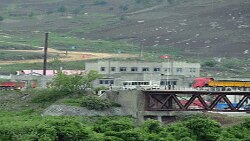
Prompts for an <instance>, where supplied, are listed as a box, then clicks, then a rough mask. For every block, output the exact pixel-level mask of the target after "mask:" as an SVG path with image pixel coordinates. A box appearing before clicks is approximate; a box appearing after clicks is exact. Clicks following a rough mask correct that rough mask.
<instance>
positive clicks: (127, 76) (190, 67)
mask: <svg viewBox="0 0 250 141" xmlns="http://www.w3.org/2000/svg"><path fill="white" fill-rule="evenodd" d="M85 70H86V71H87V72H88V71H90V70H96V71H98V72H99V73H100V74H102V75H103V78H101V79H99V80H96V81H95V82H94V83H95V86H108V85H110V81H112V82H111V83H112V85H115V86H121V85H122V82H123V81H135V80H136V81H155V82H156V83H158V84H161V85H167V84H166V83H169V81H171V85H173V84H174V85H176V87H181V86H183V87H188V85H189V83H191V82H190V80H189V79H188V78H195V77H199V76H200V64H199V63H186V62H175V61H167V62H143V61H110V60H99V61H94V62H86V64H85ZM100 80H101V81H102V82H100ZM108 81H109V82H108ZM161 81H165V83H164V82H161ZM105 82H107V83H105ZM100 83H101V84H100Z"/></svg>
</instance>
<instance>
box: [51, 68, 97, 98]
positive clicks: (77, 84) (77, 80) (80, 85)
mask: <svg viewBox="0 0 250 141" xmlns="http://www.w3.org/2000/svg"><path fill="white" fill-rule="evenodd" d="M99 77H100V74H98V72H97V71H90V72H89V73H88V74H86V75H66V74H63V73H58V74H57V75H56V77H54V78H53V81H52V87H53V88H55V89H57V90H59V91H63V92H66V93H68V94H73V93H81V92H82V91H85V89H86V88H91V87H92V81H94V80H95V79H97V78H99Z"/></svg>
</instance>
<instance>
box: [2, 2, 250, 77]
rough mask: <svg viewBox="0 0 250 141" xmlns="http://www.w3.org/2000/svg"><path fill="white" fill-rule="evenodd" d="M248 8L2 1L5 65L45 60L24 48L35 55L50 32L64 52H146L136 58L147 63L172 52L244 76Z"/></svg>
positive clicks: (232, 5)
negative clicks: (7, 63) (13, 62)
mask: <svg viewBox="0 0 250 141" xmlns="http://www.w3.org/2000/svg"><path fill="white" fill-rule="evenodd" d="M249 7H250V2H249V1H248V0H237V1H235V0H210V1H207V0H188V1H187V0H157V1H153V0H126V1H115V0H95V1H92V0H72V1H66V0H43V1H32V0H3V1H1V5H0V29H1V30H0V48H1V49H3V50H4V51H3V50H0V54H3V55H2V56H1V58H0V60H1V61H10V62H12V61H16V60H20V61H23V62H25V61H24V60H31V59H32V60H34V61H35V60H36V59H41V53H40V54H37V53H35V52H36V51H34V53H32V54H27V53H26V52H27V51H26V50H38V49H39V48H40V47H42V46H43V44H44V32H50V35H49V47H50V48H53V49H57V50H61V51H62V52H65V51H72V52H73V51H80V52H81V53H82V54H84V52H98V53H115V54H117V53H118V54H120V53H127V54H136V55H138V54H141V55H143V58H137V59H145V60H149V61H159V56H160V55H162V54H169V55H170V56H172V57H173V58H174V59H175V60H182V61H183V60H188V61H192V62H200V63H202V64H203V63H204V62H205V63H207V62H208V63H210V62H209V61H218V62H219V63H218V64H217V63H214V64H213V65H212V66H215V68H213V69H212V70H211V71H212V72H213V73H212V74H213V75H215V74H217V73H218V74H221V72H225V71H230V73H231V74H235V73H237V74H239V75H245V74H246V73H245V71H246V70H247V69H248V68H249V67H250V66H249V65H248V63H245V62H246V61H248V60H247V59H248V58H249V43H250V32H249V30H250V17H249V15H250V8H249ZM72 48H74V49H72ZM6 50H7V51H6ZM10 50H18V54H16V55H15V54H13V52H12V51H10ZM20 50H23V51H20ZM16 53H17V52H16ZM11 56H15V57H14V58H13V59H12V57H11ZM56 56H58V57H59V59H62V60H65V58H61V55H57V54H52V55H51V59H52V58H57V57H56ZM118 56H119V55H118ZM111 57H112V55H111ZM113 57H116V56H113ZM18 58H20V59H18ZM98 58H103V57H102V56H99V57H98ZM104 58H105V57H104ZM85 59H86V58H85ZM85 59H81V58H80V59H79V58H78V59H77V60H85ZM89 59H91V58H89ZM52 60H53V59H52ZM34 61H28V62H29V63H30V62H34ZM68 61H71V60H68ZM72 61H73V60H72ZM221 62H222V63H221ZM16 63H18V61H16ZM69 63H71V64H74V63H75V62H69ZM69 63H68V64H69ZM212 63H213V62H212ZM75 64H76V63H75ZM3 65H4V64H3V63H2V64H1V63H0V67H2V68H7V67H9V66H3ZM22 66H24V65H22ZM27 66H28V67H29V68H30V65H25V68H27ZM32 66H33V67H34V66H37V67H36V68H39V67H40V66H38V65H37V64H36V65H32ZM68 66H69V67H70V65H68ZM75 66H76V65H75ZM210 66H211V64H210ZM221 66H223V67H222V68H221ZM71 67H72V65H71ZM216 67H217V68H216ZM218 67H219V68H218ZM66 68H67V67H66ZM81 68H82V66H81V67H74V68H71V69H81ZM236 68H241V69H240V70H242V71H241V72H238V71H235V69H236ZM16 69H17V68H16ZM16 69H13V68H8V70H12V71H14V70H16ZM19 69H20V66H19ZM6 70H7V69H6ZM6 70H3V72H4V73H6V72H7V71H6ZM0 71H1V70H0ZM205 71H207V69H206V70H205ZM208 71H210V70H208ZM226 73H227V72H226ZM202 74H203V75H206V74H207V72H202ZM231 74H230V75H231ZM226 76H227V74H226Z"/></svg>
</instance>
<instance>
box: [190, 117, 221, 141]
mask: <svg viewBox="0 0 250 141" xmlns="http://www.w3.org/2000/svg"><path fill="white" fill-rule="evenodd" d="M185 125H186V127H187V128H188V129H190V130H191V131H192V133H193V134H194V135H196V136H197V140H199V141H216V140H218V138H219V137H220V132H221V126H220V124H219V123H218V122H216V121H214V120H212V119H209V118H206V117H200V116H197V117H193V118H191V119H189V120H187V121H186V122H185Z"/></svg>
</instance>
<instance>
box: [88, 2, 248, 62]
mask: <svg viewBox="0 0 250 141" xmlns="http://www.w3.org/2000/svg"><path fill="white" fill-rule="evenodd" d="M249 15H250V2H249V1H248V0H237V1H235V0H226V1H225V0H213V1H211V0H210V1H208V0H191V1H188V2H182V3H178V4H173V5H161V6H158V7H155V8H152V9H149V10H145V11H142V10H141V11H138V12H128V13H126V14H125V18H124V21H123V22H122V23H119V24H114V25H111V26H105V27H103V28H101V29H98V30H96V31H95V32H91V33H90V34H87V35H88V37H89V36H90V37H92V38H93V39H96V38H101V39H107V40H129V41H131V42H136V43H138V44H140V45H142V46H143V48H144V50H145V51H154V50H156V51H163V52H164V49H165V48H177V49H179V50H181V51H182V54H183V55H184V56H196V57H203V56H204V57H245V58H247V57H249V53H248V50H249V43H250V17H249Z"/></svg>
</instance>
